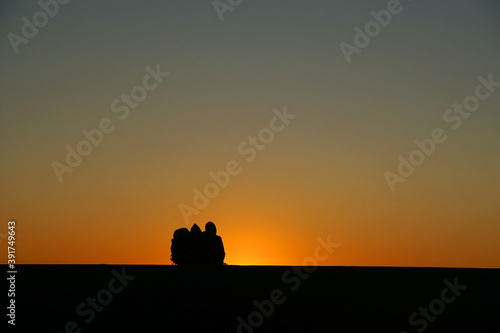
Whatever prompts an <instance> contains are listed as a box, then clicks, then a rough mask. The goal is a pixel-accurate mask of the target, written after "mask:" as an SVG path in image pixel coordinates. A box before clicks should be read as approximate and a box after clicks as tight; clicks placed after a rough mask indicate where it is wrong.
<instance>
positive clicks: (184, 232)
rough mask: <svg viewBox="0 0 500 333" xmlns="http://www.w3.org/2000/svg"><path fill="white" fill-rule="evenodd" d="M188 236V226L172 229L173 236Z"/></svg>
mask: <svg viewBox="0 0 500 333" xmlns="http://www.w3.org/2000/svg"><path fill="white" fill-rule="evenodd" d="M186 235H187V236H189V230H188V228H180V229H177V230H175V231H174V238H183V237H186Z"/></svg>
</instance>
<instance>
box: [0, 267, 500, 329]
mask: <svg viewBox="0 0 500 333" xmlns="http://www.w3.org/2000/svg"><path fill="white" fill-rule="evenodd" d="M3 268H4V269H5V271H6V270H7V268H6V266H5V265H4V266H3ZM296 269H297V268H296ZM313 269H314V268H311V270H313ZM113 270H115V273H116V274H117V275H122V274H123V273H124V274H125V275H126V276H128V278H127V279H128V280H125V281H124V282H123V284H127V285H126V286H124V287H123V288H122V283H120V282H119V280H116V278H115V275H114V274H113V273H112V271H113ZM17 271H18V273H17V276H16V325H15V327H13V326H11V325H8V326H9V327H8V328H9V330H8V331H9V332H11V331H12V332H13V331H18V332H53V333H56V332H221V333H222V332H241V333H249V332H396V333H400V332H403V331H407V332H408V333H412V332H418V330H419V329H420V332H424V331H425V332H471V333H480V332H488V333H496V332H500V270H499V269H455V268H394V267H318V268H317V269H316V270H315V271H314V272H312V273H306V272H304V270H303V269H302V268H301V270H300V272H297V271H295V272H294V271H293V269H292V268H291V267H284V266H279V267H272V266H265V267H263V266H249V267H246V266H224V267H178V266H131V265H129V266H122V265H116V266H115V265H18V266H17ZM5 274H6V273H5ZM132 277H135V278H133V279H132ZM455 278H456V282H455ZM445 279H447V280H448V281H449V282H450V283H451V284H452V285H453V284H454V283H457V284H458V285H461V286H463V285H465V286H467V288H466V289H465V290H456V291H455V294H454V293H453V292H452V291H446V290H444V289H445V288H448V287H447V285H446V284H445V283H444V282H443V281H444V280H445ZM4 281H5V280H4ZM110 281H111V282H112V284H111V285H110ZM110 288H111V289H113V290H114V292H115V293H113V292H111V291H110V290H109V289H110ZM461 288H462V289H463V288H464V287H461ZM8 289H9V288H8V285H7V289H6V291H7V290H8ZM120 290H121V291H120ZM273 290H275V291H274V292H273V293H272V298H273V299H274V300H275V301H276V302H277V303H280V304H273V306H272V307H273V308H274V309H272V308H271V306H270V304H271V301H269V299H271V296H270V295H271V292H272V291H273ZM110 295H111V298H109V296H110ZM457 295H458V296H457ZM89 297H90V298H96V297H97V299H99V300H100V301H97V304H96V305H95V306H96V309H98V310H100V311H97V310H94V309H92V306H91V305H89V304H87V302H88V298H89ZM442 297H444V299H445V300H446V301H448V302H449V304H447V303H445V302H443V301H442V300H441V298H442ZM266 300H267V301H266ZM254 301H258V302H259V303H261V304H263V306H264V308H263V310H261V311H260V312H257V311H258V309H257V307H256V306H255V304H254V303H253V302H254ZM6 302H7V300H6V299H5V298H4V304H7V303H6ZM90 302H92V300H90ZM99 302H102V303H105V304H104V305H101V304H99ZM262 302H263V303H262ZM7 305H8V304H7ZM443 305H444V308H442V306H443ZM79 306H80V308H79V309H80V311H79V313H77V308H78V307H79ZM429 306H432V307H433V309H434V311H435V313H436V315H434V314H433V313H432V312H431V311H430V310H429V313H428V315H427V316H428V318H430V319H425V317H424V315H423V314H422V315H420V314H418V312H419V308H420V307H422V308H429ZM3 309H4V311H5V313H4V314H3V315H2V317H3V318H4V321H5V322H6V321H7V319H8V317H6V315H5V314H6V313H7V311H8V309H6V307H5V306H4V307H3ZM262 312H265V314H264V315H262V314H261V313H262ZM414 312H417V315H415V317H414V318H413V319H414V323H413V326H412V325H411V324H410V323H409V317H410V316H411V315H412V314H413V313H414ZM94 315H95V316H94ZM249 315H250V319H249ZM238 317H241V319H240V322H241V321H244V322H245V323H244V324H240V322H238V321H237V319H238ZM86 321H88V323H87V322H86ZM72 322H73V323H72ZM249 322H250V323H251V324H252V325H253V326H255V327H252V326H250V324H249ZM239 325H240V327H239V329H238V326H239ZM425 326H426V327H425ZM79 330H81V331H79Z"/></svg>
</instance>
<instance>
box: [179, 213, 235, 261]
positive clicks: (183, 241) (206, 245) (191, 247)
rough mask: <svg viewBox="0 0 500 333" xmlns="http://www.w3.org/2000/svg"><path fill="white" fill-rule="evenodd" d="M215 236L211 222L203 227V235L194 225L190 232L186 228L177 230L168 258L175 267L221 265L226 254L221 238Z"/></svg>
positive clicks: (213, 225)
mask: <svg viewBox="0 0 500 333" xmlns="http://www.w3.org/2000/svg"><path fill="white" fill-rule="evenodd" d="M216 234H217V228H216V227H215V224H214V223H213V222H208V223H207V224H206V225H205V231H204V232H203V233H202V232H201V229H200V227H199V226H198V225H197V224H196V223H195V224H194V225H193V226H192V227H191V232H190V231H189V230H188V229H187V228H180V229H177V230H176V231H175V232H174V238H173V239H172V246H171V247H170V250H171V251H172V256H171V257H170V258H171V259H172V261H173V262H174V263H175V264H177V265H222V264H223V263H224V257H225V255H226V254H225V252H224V245H223V244H222V238H221V237H220V236H217V235H216Z"/></svg>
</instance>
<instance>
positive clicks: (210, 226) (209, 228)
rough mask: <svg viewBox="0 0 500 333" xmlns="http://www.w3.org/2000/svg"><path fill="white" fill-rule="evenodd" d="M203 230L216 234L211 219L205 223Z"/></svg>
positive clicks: (215, 228)
mask: <svg viewBox="0 0 500 333" xmlns="http://www.w3.org/2000/svg"><path fill="white" fill-rule="evenodd" d="M205 232H206V233H207V234H212V235H215V234H217V227H216V226H215V224H214V223H213V222H212V221H208V222H207V224H205Z"/></svg>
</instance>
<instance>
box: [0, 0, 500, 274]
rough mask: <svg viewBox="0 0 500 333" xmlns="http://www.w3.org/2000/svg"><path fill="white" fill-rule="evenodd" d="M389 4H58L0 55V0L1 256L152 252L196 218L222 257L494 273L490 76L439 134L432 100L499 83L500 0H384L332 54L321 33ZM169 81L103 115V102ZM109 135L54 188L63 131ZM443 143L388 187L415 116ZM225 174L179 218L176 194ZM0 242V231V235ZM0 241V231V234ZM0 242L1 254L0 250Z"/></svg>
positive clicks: (77, 257) (70, 259)
mask: <svg viewBox="0 0 500 333" xmlns="http://www.w3.org/2000/svg"><path fill="white" fill-rule="evenodd" d="M387 3H388V1H373V0H370V1H352V0H349V1H326V0H325V1H310V0H308V1H305V0H304V1H297V0H287V1H268V0H252V1H250V0H246V1H245V0H244V1H243V2H242V3H241V4H240V5H239V6H237V7H235V8H234V10H233V11H232V12H229V11H228V12H226V13H224V21H223V22H221V21H220V19H219V16H218V15H217V13H216V11H215V9H214V6H213V4H212V1H194V0H190V1H166V0H162V1H124V0H120V1H118V0H114V1H97V0H94V1H79V0H73V1H71V2H69V3H68V4H66V5H61V6H60V8H59V12H58V13H57V14H56V15H55V16H54V17H52V18H50V19H49V21H48V24H47V25H46V26H44V27H42V28H40V29H39V31H38V34H37V35H36V36H34V37H33V38H31V39H29V42H28V43H27V44H21V45H20V46H19V52H18V53H17V54H16V53H15V52H14V50H13V48H12V46H11V43H10V42H9V39H8V37H7V35H8V33H10V32H13V33H16V34H21V27H22V25H23V22H22V21H21V18H22V17H23V16H26V17H27V18H28V19H29V20H30V21H32V17H33V14H35V13H36V12H37V11H39V10H40V7H39V5H38V4H37V2H36V1H22V2H21V1H14V0H11V1H2V4H1V5H0V17H1V19H0V20H1V23H0V31H1V35H2V42H1V43H0V135H1V142H0V220H1V221H3V222H2V225H3V227H2V229H4V230H3V231H2V230H0V232H3V233H5V232H6V230H7V221H8V220H10V219H14V220H15V221H16V222H17V227H16V231H17V243H16V249H17V263H70V264H73V263H74V264H84V263H88V264H97V263H107V264H125V263H127V264H170V263H171V262H170V259H169V257H170V244H171V238H172V234H173V231H174V230H175V229H177V228H181V227H190V226H191V224H192V223H194V222H197V223H198V224H199V225H200V226H201V227H203V226H204V224H205V222H206V221H208V220H212V221H214V222H215V223H216V225H217V227H218V231H219V234H220V235H221V236H222V238H223V241H224V244H225V248H226V253H227V255H226V262H227V263H228V264H262V265H300V264H302V262H303V260H304V258H306V257H308V256H312V255H313V253H314V249H315V247H316V246H317V241H316V239H317V238H318V237H322V238H326V237H327V236H328V235H331V239H332V240H333V241H334V242H336V243H339V244H341V246H340V247H339V248H338V249H336V250H335V252H334V253H332V255H331V256H330V257H329V258H328V259H327V260H325V261H322V262H320V263H319V264H320V265H346V266H357V265H362V266H364V265H368V266H444V267H449V266H455V267H500V242H499V241H498V239H499V235H500V208H499V205H498V203H499V202H500V200H499V199H500V176H499V173H498V171H499V170H500V154H499V151H500V131H499V125H500V114H499V108H498V106H499V105H500V103H499V101H500V88H498V91H496V92H495V93H493V94H492V95H491V97H490V98H488V99H487V100H485V101H483V102H481V104H480V107H479V109H478V110H477V111H476V112H474V113H473V114H472V115H471V116H470V118H469V119H465V120H464V121H463V124H462V126H461V127H460V128H459V129H457V130H455V131H454V130H452V129H451V127H450V126H449V124H447V123H445V122H444V121H443V113H444V112H445V111H446V110H447V109H448V108H450V107H452V106H453V104H455V103H462V102H463V100H464V99H465V98H466V97H467V96H468V95H471V94H473V93H474V91H475V88H476V86H477V85H478V83H479V81H478V79H477V77H478V76H479V75H482V76H483V77H487V76H488V75H489V74H492V75H493V78H494V79H495V80H496V81H497V82H498V81H500V62H499V59H500V44H499V39H498V32H499V31H500V4H498V2H497V1H493V0H480V1H454V0H453V1H452V0H443V1H439V2H436V1H430V0H419V1H413V2H409V1H406V0H405V1H402V2H401V4H402V6H403V11H402V12H401V13H400V14H397V15H394V16H393V17H392V21H391V23H390V24H389V25H388V26H387V27H385V28H382V30H381V32H380V34H379V35H378V36H376V37H374V38H373V39H372V41H371V43H370V44H369V45H368V46H367V47H366V48H364V49H362V50H361V53H360V54H354V55H353V56H352V62H351V63H350V64H348V63H347V62H346V59H345V58H344V55H343V53H342V51H341V49H340V47H339V44H340V43H341V42H347V43H349V44H353V39H354V35H355V32H354V30H353V29H354V28H355V27H356V26H359V27H361V28H364V26H365V24H366V23H368V22H369V21H371V20H373V17H372V16H371V15H370V11H372V10H375V11H379V10H381V9H384V8H386V7H387ZM157 64H159V66H160V68H161V70H162V71H165V72H169V73H170V75H169V76H168V77H166V78H164V80H163V82H162V83H161V84H159V85H158V87H157V88H156V89H154V90H152V91H150V92H149V93H148V96H147V98H146V99H145V100H144V101H142V102H141V103H139V105H138V107H136V108H135V109H131V110H130V114H129V116H128V117H127V118H126V119H123V120H121V119H120V118H119V115H120V114H119V113H114V112H113V111H112V109H111V103H112V102H113V101H114V100H115V99H117V98H120V96H121V94H122V93H130V91H131V89H132V88H133V87H135V86H137V85H141V84H142V79H143V77H144V76H145V75H146V74H147V71H146V67H147V66H150V67H152V68H154V67H155V66H156V65H157ZM285 106H286V108H287V110H288V112H289V113H291V114H294V115H297V116H296V118H295V119H293V120H292V121H291V122H290V124H289V125H288V126H287V127H286V128H285V130H283V131H282V132H280V133H277V134H275V137H274V140H273V141H272V142H270V143H269V144H268V145H267V146H266V148H265V149H264V150H263V151H260V152H259V153H258V154H257V157H256V158H255V159H254V160H253V161H251V162H247V161H246V160H245V156H243V155H241V154H239V153H238V150H237V148H238V145H239V144H240V143H242V142H243V141H245V140H246V139H247V137H248V136H249V135H256V134H257V133H258V132H259V131H260V130H261V129H262V128H264V127H267V126H268V124H269V121H270V119H271V118H272V117H273V115H274V113H273V112H272V110H273V109H278V110H283V108H284V107H285ZM103 118H109V119H111V120H112V122H113V125H114V126H115V130H114V131H113V132H112V133H109V134H105V135H104V136H103V141H102V143H101V144H100V145H99V146H96V147H94V148H93V151H92V153H91V154H90V155H89V156H87V157H84V158H83V160H82V162H81V164H80V165H79V166H77V167H76V168H75V169H74V171H73V172H72V173H65V174H64V175H63V181H62V182H59V181H58V178H57V177H56V175H55V172H54V170H53V167H52V163H53V162H54V161H57V162H60V163H64V160H65V157H66V150H65V147H66V146H68V145H69V146H71V147H73V148H75V147H76V145H77V143H78V142H79V141H81V140H83V139H85V137H84V136H83V134H82V130H84V129H87V130H90V129H93V128H96V127H98V126H99V122H100V121H101V119H103ZM437 127H439V128H442V129H443V130H444V131H445V133H446V134H447V135H448V139H447V141H446V142H444V143H442V144H440V145H438V146H437V148H436V152H435V153H434V154H432V155H431V156H430V157H428V158H427V159H426V160H425V162H424V163H423V164H422V165H421V166H419V167H417V168H416V170H415V172H414V174H413V175H411V176H410V177H408V179H407V181H406V182H404V183H399V184H397V185H396V190H395V191H394V192H392V191H391V190H390V188H389V186H388V184H387V182H386V179H385V178H384V173H385V172H386V171H391V172H397V167H398V164H399V161H398V156H399V155H403V156H404V157H408V155H409V154H410V153H411V152H412V151H413V150H414V149H415V148H416V146H415V143H414V140H415V139H420V140H422V139H425V138H428V137H430V133H431V132H432V130H433V129H434V128H437ZM230 160H236V161H238V162H239V163H240V166H241V168H242V172H241V173H240V174H238V175H236V176H233V177H231V181H230V183H229V185H228V186H227V187H226V188H224V189H222V190H221V191H220V194H219V195H218V196H216V197H215V198H213V199H210V202H209V204H208V206H207V207H206V208H204V209H202V210H200V212H199V214H195V215H192V216H191V217H190V222H189V223H188V222H186V221H185V220H184V219H183V217H182V215H181V213H180V210H179V205H180V204H181V203H185V204H188V205H192V200H193V195H194V194H193V188H198V189H202V188H203V186H205V184H207V183H208V182H210V181H211V178H210V176H209V172H210V171H214V172H216V171H219V170H222V169H224V168H225V166H226V163H227V162H228V161H230ZM3 236H5V235H3ZM0 240H1V241H2V248H4V246H5V245H6V240H5V238H1V239H0ZM5 260H6V259H5V256H2V262H4V261H5Z"/></svg>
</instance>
